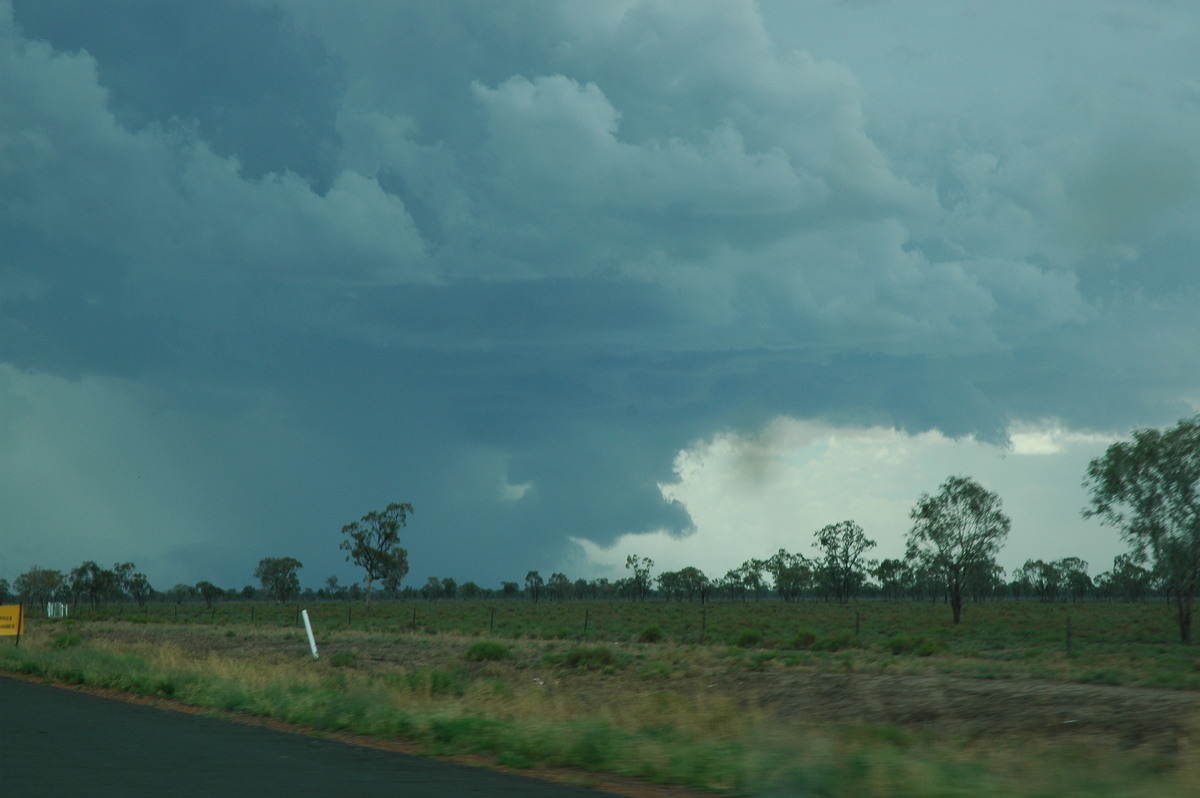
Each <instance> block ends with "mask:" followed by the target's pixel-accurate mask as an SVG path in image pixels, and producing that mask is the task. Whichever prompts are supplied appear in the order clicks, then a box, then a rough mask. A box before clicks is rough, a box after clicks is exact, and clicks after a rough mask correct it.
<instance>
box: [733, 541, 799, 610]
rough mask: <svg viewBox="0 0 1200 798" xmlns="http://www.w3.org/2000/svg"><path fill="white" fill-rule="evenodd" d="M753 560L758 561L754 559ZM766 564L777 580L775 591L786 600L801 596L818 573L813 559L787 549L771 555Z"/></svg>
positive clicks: (768, 570)
mask: <svg viewBox="0 0 1200 798" xmlns="http://www.w3.org/2000/svg"><path fill="white" fill-rule="evenodd" d="M751 562H757V561H756V560H752V561H751ZM765 566H766V570H767V572H768V573H769V574H771V577H772V578H773V579H774V580H775V592H776V593H778V594H779V598H781V599H783V600H784V601H793V600H795V599H797V598H799V597H800V596H801V595H802V594H803V593H804V591H806V590H808V589H809V588H810V587H811V586H812V582H813V577H814V574H815V573H816V569H815V568H814V566H813V562H812V560H810V559H808V558H807V557H805V556H804V555H803V554H799V553H795V554H793V553H791V552H789V551H786V550H785V549H780V550H779V551H777V552H775V553H774V554H773V555H771V558H770V559H769V560H767V561H766V563H765ZM742 567H743V568H745V567H746V566H745V565H743V566H742Z"/></svg>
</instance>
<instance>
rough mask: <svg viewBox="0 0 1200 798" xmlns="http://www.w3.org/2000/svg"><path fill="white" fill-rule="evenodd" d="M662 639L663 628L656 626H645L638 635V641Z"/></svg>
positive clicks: (652, 641) (658, 640)
mask: <svg viewBox="0 0 1200 798" xmlns="http://www.w3.org/2000/svg"><path fill="white" fill-rule="evenodd" d="M662 639H663V630H662V629H660V628H659V627H657V626H647V627H646V628H645V629H643V630H642V633H641V634H640V635H638V642H639V643H658V642H661V641H662Z"/></svg>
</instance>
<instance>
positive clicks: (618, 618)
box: [0, 601, 1200, 796]
mask: <svg viewBox="0 0 1200 798" xmlns="http://www.w3.org/2000/svg"><path fill="white" fill-rule="evenodd" d="M252 609H253V616H254V619H253V622H251V620H250V615H251V612H250V611H251V610H252ZM307 609H308V610H309V614H310V617H312V619H313V624H314V627H316V629H317V633H318V637H319V638H321V639H322V640H328V641H330V643H331V644H332V645H333V648H334V649H338V645H339V644H343V643H344V644H345V645H344V646H342V648H341V649H340V650H338V653H336V654H332V655H330V656H328V657H326V658H323V659H322V660H320V661H319V662H312V661H311V660H310V658H308V657H307V656H306V655H307V650H306V646H305V644H304V639H303V634H302V631H301V629H300V627H299V626H298V622H297V621H296V619H295V608H294V607H278V606H269V605H234V604H230V605H218V608H217V612H216V613H215V614H214V613H211V612H209V611H207V610H204V608H203V606H202V605H201V607H200V610H202V611H201V612H195V613H192V614H189V612H188V610H189V608H188V606H187V605H184V606H183V607H180V608H178V611H179V612H180V615H181V617H180V619H179V622H178V623H175V622H174V619H175V612H176V610H177V608H175V607H174V606H173V605H166V606H157V607H151V608H148V609H147V610H146V611H145V612H144V613H134V612H131V611H129V610H128V609H127V611H126V613H125V615H126V617H125V620H124V621H123V622H121V623H124V624H131V623H137V624H138V626H137V630H138V631H137V635H139V636H142V635H148V636H151V638H153V639H158V640H163V641H167V643H166V644H165V645H162V646H160V647H159V649H151V648H147V647H144V646H143V647H138V646H129V647H126V648H124V649H116V648H112V647H106V646H105V645H104V643H103V632H104V630H105V629H109V628H116V627H113V626H112V625H109V624H105V623H92V622H90V621H89V620H88V619H87V618H86V616H85V617H82V618H81V617H76V618H73V619H71V620H70V621H68V622H49V621H41V620H35V621H32V622H31V623H30V626H31V633H30V635H29V636H28V637H27V638H26V639H23V640H22V644H21V646H20V647H19V648H17V647H14V646H3V645H0V669H7V670H13V671H20V672H24V673H30V674H35V675H39V676H43V677H45V678H48V679H52V680H55V681H59V682H64V683H69V684H88V685H94V686H98V687H111V688H115V689H119V690H125V691H128V692H132V693H137V694H141V695H156V696H164V697H170V698H173V699H176V700H180V701H183V702H185V703H189V704H194V705H197V706H202V707H210V708H214V709H223V710H230V711H237V712H246V713H252V714H259V715H265V716H271V717H277V718H280V719H282V720H287V721H291V722H295V723H300V724H303V725H306V726H311V727H313V728H315V729H321V730H330V731H336V730H345V731H352V732H355V733H360V734H374V735H382V736H398V737H405V738H408V739H412V740H416V741H419V742H421V743H423V744H424V745H425V746H426V747H427V750H429V751H430V752H431V753H482V754H486V755H489V756H493V757H494V758H495V761H496V762H497V763H499V764H505V765H507V766H509V767H519V768H533V767H545V766H570V767H576V768H583V769H591V770H596V771H605V772H613V773H618V774H624V775H636V776H640V777H643V778H647V779H652V780H659V781H664V782H669V783H678V784H685V785H691V786H695V787H703V788H707V789H714V790H719V791H727V792H733V793H737V794H747V795H764V796H766V795H793V794H800V795H828V796H841V795H847V796H848V795H914V796H923V795H948V796H949V795H973V796H974V795H979V796H1000V795H1013V796H1050V795H1055V796H1057V795H1064V796H1071V795H1095V796H1117V795H1130V796H1154V795H1164V796H1170V795H1188V794H1191V793H1190V792H1189V789H1187V788H1186V787H1187V785H1188V784H1189V783H1194V781H1195V779H1196V777H1197V776H1198V775H1200V773H1197V772H1194V770H1195V769H1196V768H1197V767H1200V766H1198V765H1196V764H1189V763H1190V762H1191V760H1190V759H1188V758H1181V759H1179V760H1174V759H1172V760H1170V761H1169V762H1167V763H1166V764H1165V765H1164V762H1163V761H1162V760H1161V759H1159V760H1155V759H1154V757H1151V756H1149V755H1142V754H1138V753H1136V752H1121V753H1120V755H1115V756H1114V755H1103V754H1097V753H1096V752H1095V751H1090V750H1086V749H1082V748H1081V749H1079V750H1075V749H1069V748H1066V747H1062V746H1053V745H1048V744H1044V743H1043V742H1042V741H1039V740H1038V739H1033V738H1031V739H1029V740H1021V741H1003V740H997V741H994V743H987V744H984V743H982V742H972V741H965V742H964V741H954V740H940V739H937V738H936V737H928V736H923V734H922V733H918V732H914V731H911V730H906V729H897V728H895V727H879V728H868V727H863V728H845V727H838V728H830V727H821V726H816V725H805V724H795V725H788V724H784V723H781V722H779V721H778V719H775V718H767V717H766V716H764V715H763V714H762V713H758V712H755V711H745V708H739V707H731V706H728V705H727V704H722V703H721V702H720V701H719V698H720V697H719V696H713V697H712V698H711V701H712V703H711V704H701V705H696V704H695V703H694V696H691V697H688V696H685V695H684V694H682V693H677V692H676V690H678V689H680V685H681V683H682V682H683V681H685V680H686V679H687V678H688V676H689V674H695V673H699V672H702V671H703V670H704V669H708V670H715V671H718V672H723V673H739V672H743V671H768V670H769V671H778V670H786V669H805V670H815V671H820V670H828V671H860V672H875V673H880V672H894V673H898V674H948V675H954V676H961V677H969V678H978V679H987V680H992V679H1021V678H1037V679H1046V680H1052V681H1059V682H1076V683H1082V684H1092V685H1099V686H1106V685H1124V686H1135V687H1136V686H1142V687H1156V688H1169V689H1174V690H1196V689H1200V650H1198V649H1196V648H1193V647H1185V646H1181V645H1179V644H1178V643H1177V642H1176V630H1175V628H1174V624H1173V620H1172V618H1171V615H1170V613H1169V611H1168V609H1167V608H1166V607H1165V606H1163V605H1162V604H1137V605H1130V604H1102V603H1088V604H1077V605H1074V604H1050V605H1047V604H1039V603H1036V602H1019V603H1018V602H996V603H988V604H979V605H976V604H968V605H967V607H966V608H965V611H964V619H963V623H962V624H961V625H958V626H955V625H953V624H952V623H950V617H949V609H948V608H947V607H945V606H944V605H941V604H929V603H911V602H897V603H887V602H861V603H857V604H850V605H836V604H823V603H813V602H799V603H794V604H785V603H782V602H778V601H764V602H761V603H756V602H745V603H742V602H737V603H719V604H708V605H706V606H704V607H701V606H700V605H699V604H688V603H687V602H671V603H665V602H647V603H645V604H633V603H625V602H613V603H603V602H579V603H572V602H541V603H539V604H533V603H532V602H523V601H521V602H517V601H514V602H507V603H506V602H440V603H420V604H415V603H410V604H404V603H387V602H379V603H377V604H376V605H375V608H374V609H373V611H372V614H371V616H369V617H362V618H360V617H358V616H357V615H356V614H354V613H352V612H348V611H347V607H346V605H337V604H330V605H315V606H313V605H308V606H307ZM354 609H355V610H358V609H360V608H357V607H356V608H354ZM414 611H415V612H416V616H417V617H416V629H418V630H424V629H428V630H429V631H430V632H436V633H437V634H436V636H434V635H432V634H426V633H424V632H413V631H412V622H413V615H414ZM585 613H586V614H587V618H588V632H587V635H586V638H585V636H584V635H583V620H584V617H585ZM114 614H115V613H114ZM493 616H494V631H492V634H491V636H488V635H489V629H490V625H491V624H492V622H493ZM1068 618H1069V619H1070V629H1071V638H1070V642H1071V645H1070V650H1069V651H1068V648H1067V635H1066V630H1067V622H1068ZM118 625H119V624H118ZM651 629H654V630H656V631H655V632H654V634H652V635H647V632H648V631H649V630H651ZM231 633H232V634H231ZM205 636H207V637H205ZM401 637H403V639H405V640H407V641H411V642H412V644H413V645H415V646H429V647H430V649H429V650H430V651H432V650H433V647H434V646H435V645H437V646H446V645H450V646H455V645H457V646H460V647H459V648H457V653H456V655H455V656H456V659H453V660H448V661H446V662H439V663H437V664H436V665H428V664H422V665H420V666H412V667H409V666H406V665H403V664H401V665H397V666H390V667H382V666H378V665H377V664H376V661H375V659H374V656H373V655H370V654H368V652H370V651H371V647H372V644H373V641H374V642H375V643H381V642H386V641H394V640H396V639H399V638H401ZM196 638H202V639H206V640H207V639H210V638H211V639H213V640H221V641H225V644H226V645H228V644H230V643H233V644H235V645H237V646H242V645H246V646H252V645H253V644H254V642H255V641H257V640H263V639H269V640H279V641H283V640H290V641H292V642H295V643H296V646H295V648H296V652H295V654H294V656H293V655H289V656H288V657H285V658H283V659H280V658H279V657H278V656H276V657H273V658H267V659H266V660H264V661H263V662H261V663H257V662H245V661H235V660H233V659H229V658H222V657H220V656H218V655H216V654H214V655H213V656H212V657H210V658H209V659H208V660H204V661H195V658H191V657H184V656H181V655H173V654H171V646H170V641H171V640H192V639H196ZM231 638H233V639H232V640H231ZM651 638H652V639H653V641H654V642H650V639H651ZM701 640H704V641H707V642H708V643H710V645H701V644H700V641H701ZM456 641H458V642H456ZM642 641H645V642H642ZM731 643H734V644H736V645H730V644H731ZM351 648H352V649H353V651H351ZM424 650H425V649H424V648H421V649H420V651H421V652H423V651H424ZM418 653H420V652H418ZM415 661H420V662H423V663H424V662H432V661H433V660H432V659H431V658H426V657H420V658H418V659H417V660H415ZM700 664H702V665H703V666H704V667H703V668H701V667H700ZM547 669H549V673H548V672H547ZM550 674H554V675H550ZM587 679H604V680H620V684H622V685H624V686H625V688H626V689H627V690H628V696H629V697H628V700H627V701H626V700H622V701H621V702H607V703H605V702H603V701H601V702H593V705H590V706H592V708H591V709H589V710H588V711H580V709H579V705H577V704H574V703H571V702H570V701H568V700H567V697H569V696H567V697H564V692H563V691H564V690H569V685H570V684H572V683H582V682H583V681H584V680H587ZM584 704H585V705H586V702H584ZM609 704H612V705H611V706H610V705H609ZM1189 768H1191V769H1189ZM1189 779H1190V780H1191V782H1189Z"/></svg>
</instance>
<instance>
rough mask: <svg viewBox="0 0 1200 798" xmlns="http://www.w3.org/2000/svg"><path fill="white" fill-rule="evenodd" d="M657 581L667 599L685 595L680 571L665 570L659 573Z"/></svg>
mask: <svg viewBox="0 0 1200 798" xmlns="http://www.w3.org/2000/svg"><path fill="white" fill-rule="evenodd" d="M656 581H657V582H658V589H659V590H660V591H661V592H662V594H663V597H664V598H665V599H666V600H667V601H670V600H671V599H673V598H676V597H678V596H682V595H683V586H682V584H681V580H680V577H679V572H678V571H663V572H662V573H661V574H659V575H658V577H657V579H656Z"/></svg>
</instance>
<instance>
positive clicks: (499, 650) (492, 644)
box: [467, 640, 512, 662]
mask: <svg viewBox="0 0 1200 798" xmlns="http://www.w3.org/2000/svg"><path fill="white" fill-rule="evenodd" d="M510 656H512V652H510V651H509V650H508V646H506V645H504V644H503V643H501V642H500V641H499V640H480V641H479V642H477V643H472V644H471V647H470V648H468V649H467V659H469V660H471V661H472V662H497V661H499V660H502V659H508V658H509V657H510Z"/></svg>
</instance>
